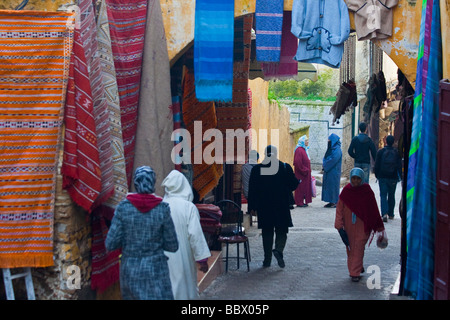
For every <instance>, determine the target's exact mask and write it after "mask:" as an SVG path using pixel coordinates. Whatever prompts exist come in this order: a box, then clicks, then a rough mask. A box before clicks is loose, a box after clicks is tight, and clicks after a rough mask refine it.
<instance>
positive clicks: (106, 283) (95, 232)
mask: <svg viewBox="0 0 450 320" xmlns="http://www.w3.org/2000/svg"><path fill="white" fill-rule="evenodd" d="M104 208H105V207H104V206H100V207H98V208H97V209H96V210H95V211H94V213H93V215H92V246H91V256H92V272H91V288H92V289H93V290H98V292H100V293H101V292H104V291H105V290H106V289H108V288H109V287H110V286H111V285H113V284H114V283H116V282H117V281H119V269H120V264H119V256H120V253H121V249H118V250H114V251H107V250H106V247H105V240H106V236H107V235H108V227H107V224H106V221H107V220H106V219H105V215H106V214H105V213H103V212H102V209H104Z"/></svg>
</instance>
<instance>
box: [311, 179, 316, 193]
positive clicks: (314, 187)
mask: <svg viewBox="0 0 450 320" xmlns="http://www.w3.org/2000/svg"><path fill="white" fill-rule="evenodd" d="M311 191H312V197H313V198H315V197H316V196H317V190H316V178H315V177H311Z"/></svg>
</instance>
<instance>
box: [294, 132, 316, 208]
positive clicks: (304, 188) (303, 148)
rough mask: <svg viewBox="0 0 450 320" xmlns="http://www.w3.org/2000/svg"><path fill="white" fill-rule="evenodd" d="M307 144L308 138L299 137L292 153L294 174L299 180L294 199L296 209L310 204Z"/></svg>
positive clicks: (309, 166) (309, 165) (309, 163)
mask: <svg viewBox="0 0 450 320" xmlns="http://www.w3.org/2000/svg"><path fill="white" fill-rule="evenodd" d="M308 144H309V143H308V137H307V136H301V137H300V138H299V139H298V142H297V146H296V148H295V151H294V173H295V177H296V178H297V179H298V180H299V185H298V187H297V189H295V193H294V199H295V204H296V205H297V206H298V207H307V206H308V203H311V202H312V188H311V161H310V160H309V154H308V149H309V146H308Z"/></svg>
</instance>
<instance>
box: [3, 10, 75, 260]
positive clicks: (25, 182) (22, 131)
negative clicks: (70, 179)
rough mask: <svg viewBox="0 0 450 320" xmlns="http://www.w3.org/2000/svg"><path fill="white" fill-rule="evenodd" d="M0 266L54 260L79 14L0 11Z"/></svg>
mask: <svg viewBox="0 0 450 320" xmlns="http://www.w3.org/2000/svg"><path fill="white" fill-rule="evenodd" d="M0 21H1V22H0V23H1V24H2V30H1V32H0V129H1V130H0V158H1V159H2V163H1V166H0V168H1V170H0V268H16V267H47V266H52V265H53V213H54V201H55V181H56V175H57V159H58V158H59V144H60V141H59V140H60V134H61V124H62V120H63V114H62V112H63V110H64V103H65V96H66V88H67V79H68V76H69V64H70V52H71V51H72V39H73V27H74V15H73V14H72V13H65V12H38V11H20V12H19V11H0Z"/></svg>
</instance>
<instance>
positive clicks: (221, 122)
mask: <svg viewBox="0 0 450 320" xmlns="http://www.w3.org/2000/svg"><path fill="white" fill-rule="evenodd" d="M252 25H253V15H245V16H244V17H240V18H236V20H235V25H234V34H235V42H234V63H233V70H234V73H233V99H232V101H231V102H217V103H216V104H215V106H216V116H217V129H219V130H221V131H222V133H223V134H224V143H226V139H228V138H229V137H227V135H226V130H227V129H232V130H233V134H234V132H235V130H237V129H242V130H243V131H246V130H247V129H248V123H249V115H248V76H249V68H250V53H251V31H252ZM230 139H231V138H230ZM237 143H238V141H235V142H234V151H233V152H234V153H233V157H232V158H230V160H232V161H235V160H237V156H238V150H239V149H238V145H237ZM224 148H225V147H224ZM244 152H245V153H244V154H243V155H242V158H241V161H244V162H245V159H246V155H247V153H248V141H247V144H246V146H245V149H244ZM226 156H227V155H226V154H225V149H224V161H225V160H226V158H225V157H226Z"/></svg>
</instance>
